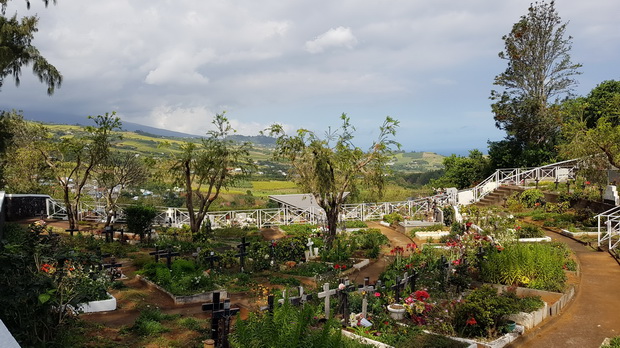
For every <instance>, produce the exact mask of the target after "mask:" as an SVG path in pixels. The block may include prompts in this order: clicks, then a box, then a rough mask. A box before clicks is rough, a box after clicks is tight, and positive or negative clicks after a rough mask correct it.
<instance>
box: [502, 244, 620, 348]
mask: <svg viewBox="0 0 620 348" xmlns="http://www.w3.org/2000/svg"><path fill="white" fill-rule="evenodd" d="M547 234H548V235H549V236H550V237H551V238H552V239H553V240H554V241H560V242H564V243H566V244H567V245H568V246H569V247H570V248H571V249H572V250H573V251H574V252H575V254H576V256H577V259H578V262H579V264H580V267H581V279H580V284H579V286H578V287H577V292H576V294H575V297H574V299H573V301H572V302H571V303H570V304H569V305H568V306H567V307H565V308H564V311H563V312H562V313H561V314H560V315H559V316H557V317H551V319H549V320H548V321H547V322H546V323H543V324H542V326H540V327H539V328H537V329H534V330H532V331H530V332H529V333H526V334H525V335H524V336H522V337H521V338H519V339H518V340H517V341H516V342H514V343H513V344H512V345H510V347H544V348H553V347H558V348H560V347H562V348H565V347H579V348H589V347H592V348H595V347H599V346H600V345H601V343H602V342H603V340H604V339H605V338H606V337H613V336H618V335H620V266H619V265H618V263H617V262H616V261H615V260H614V259H613V258H612V257H611V256H610V255H609V254H608V253H606V252H598V251H594V250H592V248H590V247H587V246H584V245H583V244H581V243H579V242H576V241H574V240H572V239H570V238H568V237H564V236H561V235H559V234H557V233H554V232H547Z"/></svg>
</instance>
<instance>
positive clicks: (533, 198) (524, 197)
mask: <svg viewBox="0 0 620 348" xmlns="http://www.w3.org/2000/svg"><path fill="white" fill-rule="evenodd" d="M519 200H520V201H521V203H523V205H525V206H526V207H527V208H534V207H536V206H542V205H543V204H544V203H545V194H544V193H543V192H542V191H541V190H538V189H529V190H525V191H523V192H521V195H519Z"/></svg>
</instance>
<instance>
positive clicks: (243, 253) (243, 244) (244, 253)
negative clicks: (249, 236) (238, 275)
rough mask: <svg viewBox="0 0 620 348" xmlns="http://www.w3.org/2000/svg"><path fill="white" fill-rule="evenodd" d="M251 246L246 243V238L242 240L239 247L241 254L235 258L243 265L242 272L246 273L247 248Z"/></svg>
mask: <svg viewBox="0 0 620 348" xmlns="http://www.w3.org/2000/svg"><path fill="white" fill-rule="evenodd" d="M249 246H250V242H246V241H245V237H243V238H241V244H238V245H237V248H239V253H238V254H237V255H235V256H236V257H238V258H239V263H240V264H241V272H244V271H245V257H246V256H247V255H248V253H247V251H246V250H245V248H246V247H249Z"/></svg>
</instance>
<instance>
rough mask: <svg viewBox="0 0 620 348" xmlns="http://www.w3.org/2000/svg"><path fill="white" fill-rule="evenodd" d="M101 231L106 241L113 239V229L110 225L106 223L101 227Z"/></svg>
mask: <svg viewBox="0 0 620 348" xmlns="http://www.w3.org/2000/svg"><path fill="white" fill-rule="evenodd" d="M103 233H104V234H105V241H106V243H110V242H113V241H114V229H113V228H112V226H110V225H108V226H106V227H105V228H104V229H103Z"/></svg>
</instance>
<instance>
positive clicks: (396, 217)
mask: <svg viewBox="0 0 620 348" xmlns="http://www.w3.org/2000/svg"><path fill="white" fill-rule="evenodd" d="M383 221H385V222H387V223H389V224H390V225H391V224H396V223H399V222H402V221H403V216H402V215H400V213H398V212H393V213H390V214H386V215H383Z"/></svg>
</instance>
